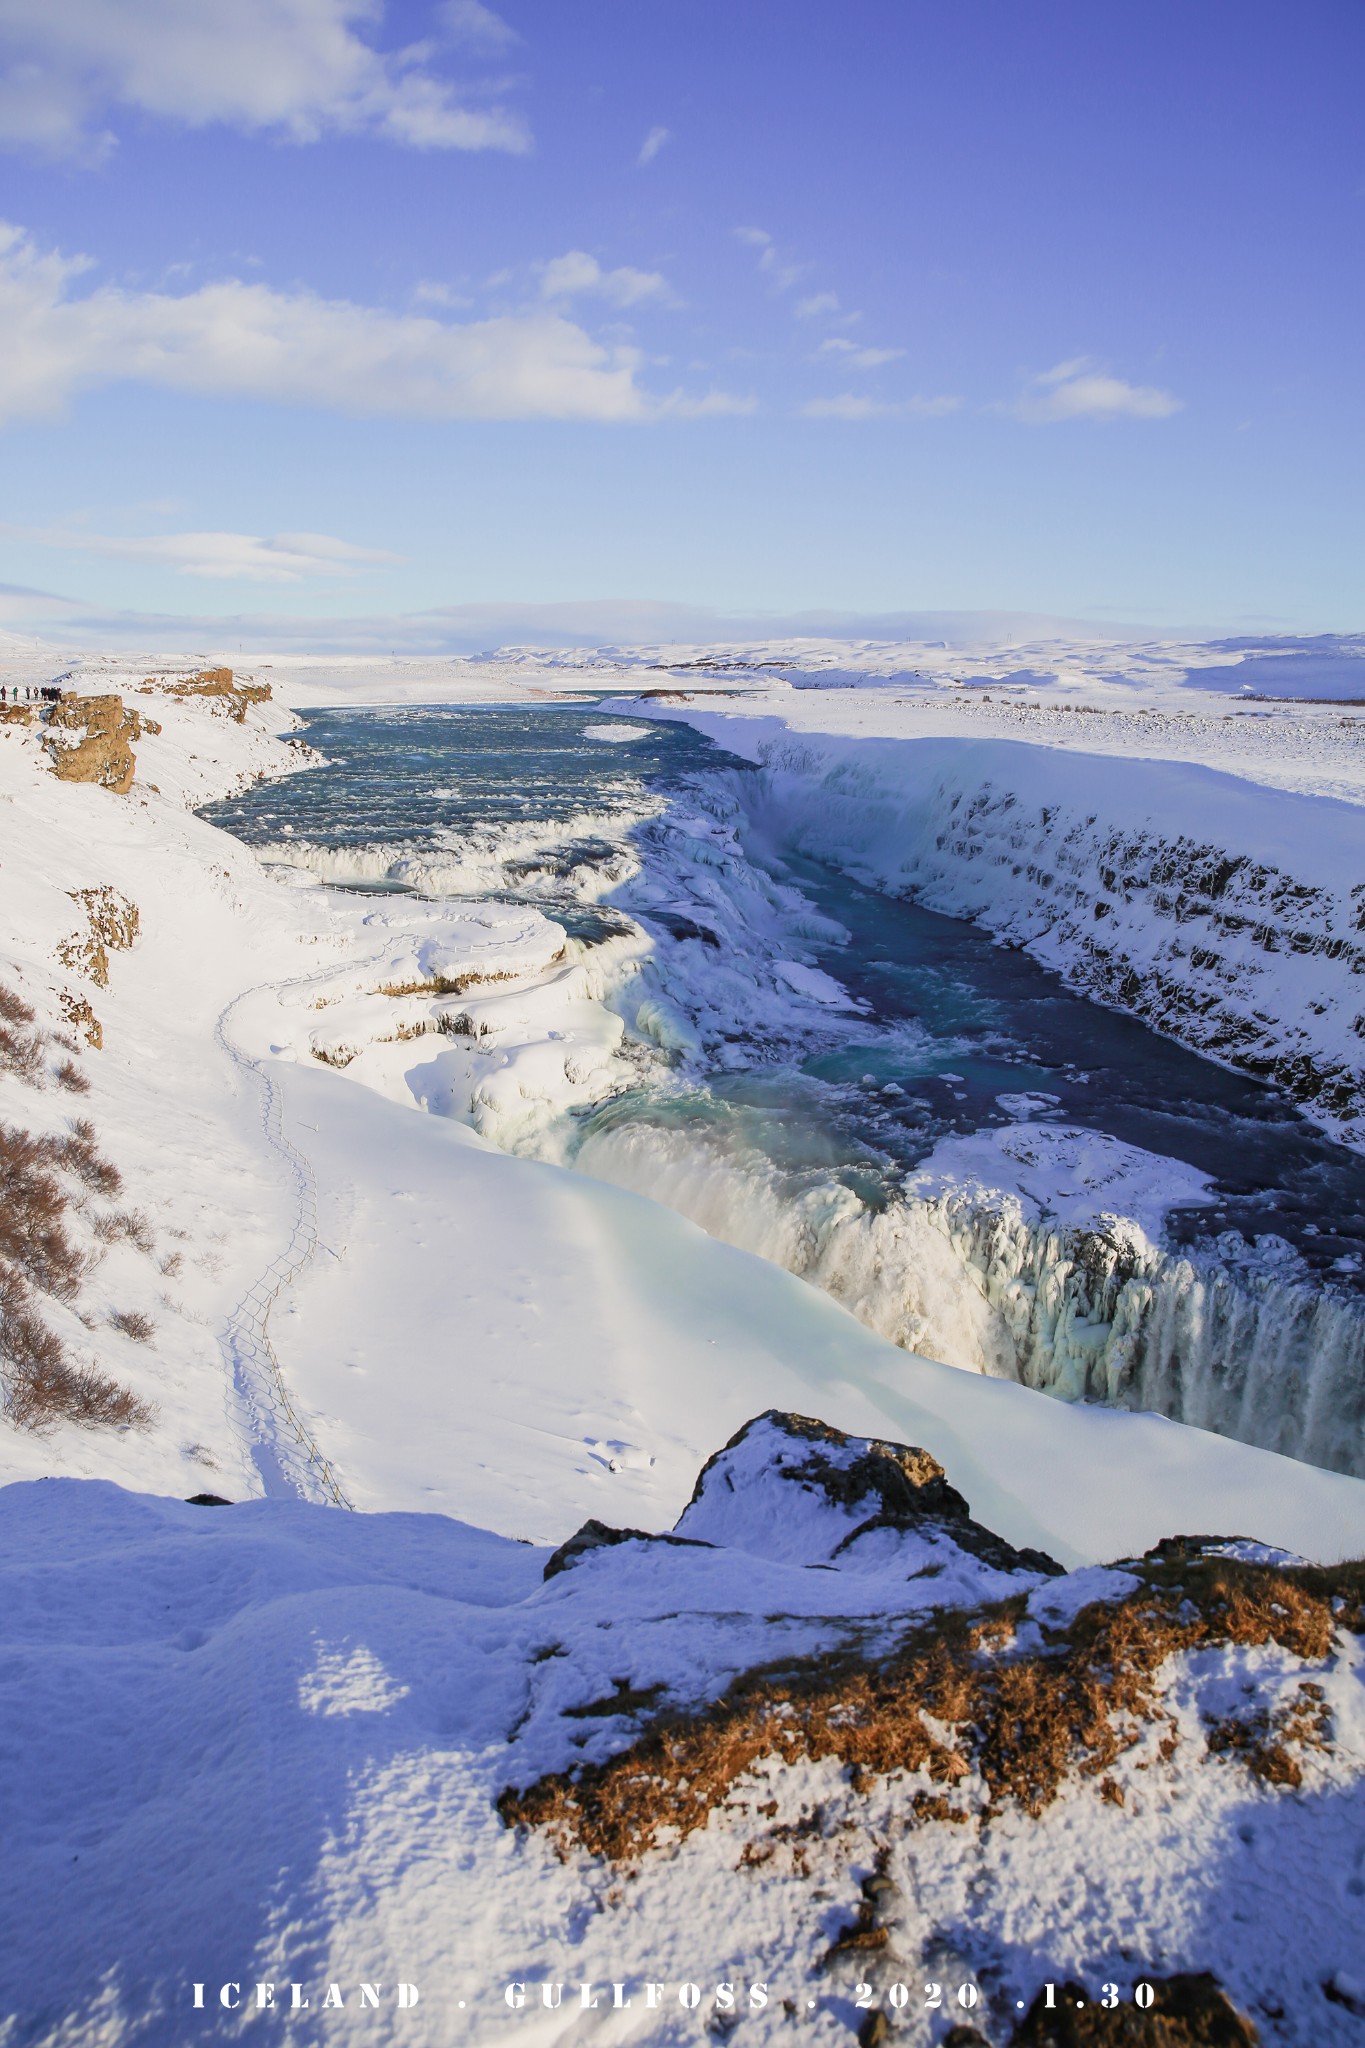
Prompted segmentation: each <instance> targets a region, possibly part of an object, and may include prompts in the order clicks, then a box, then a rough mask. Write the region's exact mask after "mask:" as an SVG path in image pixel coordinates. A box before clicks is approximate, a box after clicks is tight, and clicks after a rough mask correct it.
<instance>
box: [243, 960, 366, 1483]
mask: <svg viewBox="0 0 1365 2048" xmlns="http://www.w3.org/2000/svg"><path fill="white" fill-rule="evenodd" d="M294 979H295V980H308V979H310V977H309V976H306V975H304V976H298V977H295V978H294ZM291 985H292V984H291V983H287V982H286V983H276V984H272V983H263V984H261V987H260V988H256V989H250V990H248V991H246V992H245V993H244V994H242V995H240V996H238V997H236V998H235V999H234V1001H232V1002H230V1003H229V1004H228V1005H227V1007H226V1009H225V1010H223V1012H222V1013H221V1015H220V1016H219V1018H218V1022H217V1025H216V1026H215V1030H214V1036H215V1037H216V1039H217V1041H218V1043H219V1045H220V1046H221V1047H222V1048H223V1050H224V1052H226V1053H227V1055H228V1057H229V1058H230V1059H231V1060H232V1062H233V1064H234V1066H235V1067H236V1068H237V1069H238V1071H239V1072H240V1073H242V1074H244V1075H246V1076H248V1077H249V1085H252V1086H254V1087H255V1088H256V1089H257V1091H258V1094H259V1098H260V1108H261V1130H262V1133H263V1134H264V1137H265V1140H266V1143H267V1144H268V1145H269V1147H270V1149H271V1150H272V1152H274V1153H275V1154H276V1155H277V1156H278V1157H279V1158H280V1159H281V1160H282V1161H283V1163H284V1165H285V1167H286V1169H287V1171H288V1174H289V1178H290V1180H291V1181H292V1183H293V1187H294V1195H295V1202H294V1220H293V1225H292V1228H291V1230H290V1234H289V1241H288V1243H287V1244H286V1245H285V1248H284V1250H283V1251H282V1252H280V1253H279V1254H278V1256H277V1257H276V1258H274V1259H272V1260H271V1262H270V1264H269V1265H268V1266H267V1267H266V1269H265V1271H264V1272H263V1273H262V1274H261V1275H260V1277H259V1278H258V1279H257V1280H255V1281H254V1282H253V1283H252V1285H251V1286H250V1287H249V1288H248V1289H247V1291H246V1293H245V1294H244V1295H243V1296H242V1298H241V1300H240V1301H239V1302H238V1304H237V1306H236V1307H235V1308H234V1309H233V1310H232V1312H231V1314H230V1315H229V1316H228V1318H227V1321H226V1323H225V1325H224V1328H223V1332H222V1336H221V1338H220V1340H219V1341H220V1343H221V1345H222V1349H223V1356H224V1358H225V1359H226V1361H227V1365H228V1369H229V1372H230V1373H231V1376H232V1383H233V1385H234V1387H235V1388H236V1389H237V1393H238V1396H239V1398H240V1400H241V1402H242V1405H243V1408H244V1409H245V1411H246V1413H247V1415H248V1417H249V1418H250V1421H251V1426H252V1435H251V1445H250V1449H251V1457H252V1462H253V1463H254V1465H255V1467H256V1470H257V1471H258V1473H259V1474H260V1477H261V1485H262V1489H263V1491H264V1492H265V1494H266V1495H267V1497H269V1498H274V1499H281V1498H283V1499H291V1498H294V1497H297V1498H298V1499H300V1500H311V1501H321V1502H326V1501H330V1502H332V1504H333V1505H334V1506H336V1507H339V1508H350V1507H353V1506H354V1503H353V1502H352V1501H350V1500H348V1499H347V1497H346V1495H345V1493H344V1492H343V1490H342V1487H341V1485H340V1483H339V1481H338V1479H337V1477H336V1474H335V1473H334V1472H333V1470H332V1467H331V1464H330V1462H329V1460H328V1459H327V1458H325V1457H324V1456H323V1453H322V1450H321V1449H320V1447H319V1445H318V1443H317V1440H316V1438H315V1437H314V1436H313V1435H312V1433H311V1431H310V1430H309V1429H308V1428H307V1426H306V1425H305V1423H304V1422H303V1421H302V1420H301V1418H300V1416H299V1414H298V1411H297V1410H296V1408H295V1406H294V1404H293V1402H292V1401H291V1399H290V1397H289V1389H288V1387H287V1386H286V1385H285V1380H284V1375H283V1373H282V1372H281V1370H280V1361H279V1359H278V1357H277V1356H276V1352H275V1347H274V1344H273V1343H272V1341H271V1337H270V1315H271V1311H272V1310H273V1308H274V1306H275V1304H276V1302H277V1301H278V1300H279V1298H280V1295H281V1294H282V1293H283V1292H284V1290H285V1288H286V1287H289V1286H290V1285H292V1283H293V1282H294V1280H296V1279H297V1277H298V1275H299V1274H300V1273H301V1272H302V1271H303V1269H304V1267H305V1266H306V1265H307V1264H308V1263H309V1261H310V1260H311V1259H312V1257H313V1254H314V1252H315V1251H316V1250H317V1248H318V1228H317V1222H318V1215H317V1182H316V1180H315V1178H314V1175H313V1169H312V1167H311V1166H310V1165H309V1162H308V1160H307V1158H306V1156H305V1155H304V1153H302V1152H301V1151H300V1150H299V1148H298V1146H297V1145H295V1144H294V1142H293V1140H292V1139H291V1138H290V1137H288V1135H287V1134H286V1132H285V1128H284V1112H283V1106H282V1098H281V1094H280V1087H279V1083H278V1082H277V1081H276V1079H275V1076H274V1075H273V1074H272V1073H271V1071H270V1068H269V1066H268V1065H267V1064H266V1062H265V1061H264V1060H259V1059H256V1058H254V1057H253V1055H252V1054H250V1053H248V1052H244V1051H243V1050H242V1048H241V1047H240V1046H239V1045H237V1044H236V1043H235V1041H234V1040H233V1038H232V1035H231V1033H230V1031H229V1029H228V1019H229V1018H230V1017H231V1015H232V1012H233V1011H234V1010H235V1009H236V1008H237V1007H238V1005H239V1004H240V1003H243V1002H245V1001H247V1000H248V998H249V997H250V996H254V995H258V994H260V993H261V992H262V989H264V988H266V987H277V988H278V987H289V986H291ZM305 1453H306V1457H305Z"/></svg>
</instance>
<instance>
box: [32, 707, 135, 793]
mask: <svg viewBox="0 0 1365 2048" xmlns="http://www.w3.org/2000/svg"><path fill="white" fill-rule="evenodd" d="M66 733H79V734H80V735H81V737H80V738H79V739H71V740H69V739H65V738H58V737H57V736H56V735H58V734H66ZM141 737H142V722H141V720H140V719H139V717H138V715H137V713H136V711H125V710H124V708H123V699H122V697H112V696H111V697H64V698H63V699H62V701H61V703H60V704H54V705H53V707H52V709H51V711H50V712H49V713H48V717H47V721H46V731H45V733H44V739H43V743H44V745H45V746H46V748H47V750H48V753H49V755H50V757H51V760H52V769H53V773H54V774H55V775H56V776H57V778H58V780H59V781H61V782H96V783H98V784H99V785H100V787H101V788H103V789H111V790H113V792H114V794H115V795H116V796H124V795H126V794H127V792H128V791H129V790H130V789H131V788H132V786H133V775H134V773H135V771H136V766H137V763H136V761H135V759H134V756H133V742H134V741H135V740H139V739H141Z"/></svg>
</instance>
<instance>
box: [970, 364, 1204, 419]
mask: <svg viewBox="0 0 1365 2048" xmlns="http://www.w3.org/2000/svg"><path fill="white" fill-rule="evenodd" d="M1181 404H1182V401H1181V400H1180V399H1178V398H1176V397H1173V396H1172V394H1171V393H1170V392H1169V391H1161V390H1159V389H1158V388H1157V387H1156V386H1155V385H1153V384H1128V383H1126V382H1125V381H1124V379H1123V378H1122V377H1112V376H1110V375H1109V374H1108V372H1107V371H1105V370H1102V369H1100V368H1099V367H1098V366H1097V365H1096V364H1094V363H1093V362H1092V361H1091V360H1090V358H1089V357H1088V356H1074V357H1072V359H1071V360H1070V361H1069V362H1065V363H1057V364H1056V365H1055V366H1054V367H1053V368H1052V369H1050V370H1045V371H1044V372H1043V374H1042V376H1040V377H1035V378H1034V379H1033V381H1032V383H1031V384H1030V386H1029V388H1028V390H1027V391H1026V392H1025V393H1024V395H1023V397H1022V398H1020V399H1019V400H1018V401H1017V402H1016V403H1015V405H1013V406H1012V407H1011V408H1010V410H1011V411H1012V412H1014V413H1015V415H1016V416H1017V417H1018V418H1019V419H1021V420H1028V421H1030V422H1031V423H1033V424H1035V425H1047V424H1048V423H1050V422H1052V421H1054V420H1117V419H1133V420H1164V419H1169V418H1170V416H1171V414H1172V413H1173V412H1179V410H1180V407H1181Z"/></svg>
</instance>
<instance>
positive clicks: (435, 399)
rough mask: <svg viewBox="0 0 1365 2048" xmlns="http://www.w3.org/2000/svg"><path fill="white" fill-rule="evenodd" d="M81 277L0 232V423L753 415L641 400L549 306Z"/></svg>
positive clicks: (610, 359)
mask: <svg viewBox="0 0 1365 2048" xmlns="http://www.w3.org/2000/svg"><path fill="white" fill-rule="evenodd" d="M591 260H592V259H591V258H589V259H588V261H590V262H591ZM89 267H90V265H89V262H88V260H87V259H86V258H84V257H75V258H68V257H65V256H62V255H60V254H58V253H57V252H55V251H43V250H40V249H38V248H37V247H36V245H35V244H34V243H33V242H32V241H31V240H30V239H29V237H28V236H27V235H25V234H23V233H22V232H21V231H20V230H19V229H18V228H15V227H11V226H8V225H6V224H4V223H0V333H3V334H4V336H5V347H4V349H3V350H0V422H3V421H4V420H7V419H32V418H41V417H43V416H50V415H52V414H54V413H60V412H61V411H62V410H63V408H64V407H65V406H66V405H67V404H68V403H69V402H70V401H71V399H73V398H74V397H76V396H78V395H79V394H80V393H81V392H82V391H88V390H93V389H95V388H96V387H98V386H100V385H107V384H115V383H121V382H132V383H140V384H152V385H157V386H160V387H162V388H163V389H168V390H173V391H187V392H203V393H211V394H213V395H215V396H227V397H239V398H251V399H265V400H270V401H273V402H276V403H279V404H285V405H304V406H310V407H323V408H326V409H328V410H333V411H337V412H347V413H356V414H406V415H409V416H415V417H420V418H426V419H577V420H601V421H614V420H646V419H652V418H658V417H662V416H664V415H666V414H669V415H674V416H684V415H691V414H702V413H708V412H719V411H746V410H748V409H750V405H751V401H749V400H747V399H739V398H732V397H730V396H729V395H728V394H726V393H723V392H712V393H708V394H707V395H705V396H704V397H701V398H692V397H689V396H688V395H686V394H685V393H681V392H674V393H672V394H670V395H668V396H666V397H662V398H656V397H653V396H651V395H650V394H649V393H647V392H645V391H643V390H641V388H640V386H639V384H638V382H637V376H638V372H639V369H640V363H641V357H640V353H639V351H638V350H637V349H634V348H629V347H625V346H620V345H618V346H612V347H608V346H606V345H604V344H603V343H602V342H599V341H597V340H595V339H594V338H593V336H591V335H590V334H588V333H587V332H586V330H585V329H584V328H582V327H580V326H579V325H578V324H577V323H576V322H575V321H572V320H570V319H568V318H566V317H565V315H564V314H563V313H561V312H559V311H558V310H557V309H556V308H555V307H553V306H538V307H535V308H533V309H531V310H529V311H526V312H519V313H505V314H500V315H498V316H496V317H494V318H491V319H486V320H470V321H465V322H456V321H449V320H440V319H436V318H434V317H433V316H431V315H428V314H420V313H391V312H388V311H386V310H384V309H382V308H377V307H370V306H358V305H355V304H353V303H351V302H350V301H348V300H345V299H323V298H320V297H318V296H317V295H316V294H315V293H313V292H308V291H292V292H282V291H276V290H274V289H273V288H272V287H271V286H269V285H263V284H244V283H242V282H241V281H240V280H239V279H235V278H232V279H228V280H226V281H224V282H223V283H220V284H207V285H201V286H200V287H199V289H198V290H196V291H192V292H184V293H181V294H179V295H173V294H171V293H166V292H134V291H125V290H123V289H121V288H120V287H119V286H117V285H101V286H99V287H98V288H97V289H95V290H94V291H91V292H87V293H85V294H84V295H77V293H76V292H75V291H74V290H73V286H74V285H75V284H76V282H77V280H78V279H80V278H81V277H82V276H83V274H84V273H85V272H87V271H88V269H89ZM606 276H607V277H608V278H620V277H621V276H622V273H621V272H614V271H613V272H608V273H606ZM625 276H626V277H627V279H638V278H644V277H648V276H649V273H646V272H627V273H625ZM653 289H654V287H653V284H652V283H651V285H650V291H651V292H652V291H653ZM612 290H613V291H627V292H630V291H634V290H635V286H634V285H629V284H628V285H627V286H615V287H613V288H612Z"/></svg>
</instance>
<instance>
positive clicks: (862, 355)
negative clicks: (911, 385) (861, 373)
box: [816, 335, 905, 370]
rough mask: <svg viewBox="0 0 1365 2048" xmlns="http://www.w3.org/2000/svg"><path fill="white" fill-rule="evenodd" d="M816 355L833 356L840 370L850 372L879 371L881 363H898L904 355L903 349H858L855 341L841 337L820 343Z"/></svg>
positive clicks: (833, 337)
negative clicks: (849, 370)
mask: <svg viewBox="0 0 1365 2048" xmlns="http://www.w3.org/2000/svg"><path fill="white" fill-rule="evenodd" d="M816 354H817V355H821V356H834V357H836V358H837V359H838V362H839V365H840V367H841V368H848V369H851V370H879V369H880V368H881V366H882V364H883V363H894V362H898V361H899V360H900V358H901V357H902V356H903V355H904V354H905V350H904V349H903V348H860V347H859V345H858V343H857V342H856V341H848V340H847V339H846V338H845V337H844V336H843V335H831V336H830V338H829V340H828V341H822V342H821V344H820V346H819V348H818V349H817V350H816Z"/></svg>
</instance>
